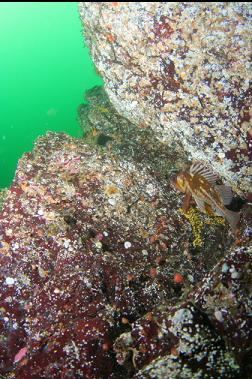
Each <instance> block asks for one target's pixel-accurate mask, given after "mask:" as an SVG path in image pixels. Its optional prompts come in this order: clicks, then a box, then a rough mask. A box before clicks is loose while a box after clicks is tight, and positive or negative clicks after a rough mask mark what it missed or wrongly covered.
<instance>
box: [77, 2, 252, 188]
mask: <svg viewBox="0 0 252 379" xmlns="http://www.w3.org/2000/svg"><path fill="white" fill-rule="evenodd" d="M80 14H81V19H82V21H83V24H84V29H85V38H86V40H87V42H88V44H89V47H90V50H91V53H92V56H93V59H94V62H95V64H96V67H97V69H98V71H99V72H100V74H101V75H102V77H103V79H104V81H105V88H106V91H107V93H108V95H109V98H110V100H111V101H112V103H113V104H114V106H115V108H116V109H117V111H118V112H119V113H120V114H121V115H123V116H124V117H126V118H128V119H129V120H130V121H131V122H132V123H134V124H135V125H136V126H138V127H146V126H150V127H151V128H152V129H153V131H154V132H155V138H156V137H157V138H159V139H160V140H162V141H166V142H169V143H170V144H173V143H174V141H178V142H179V143H181V144H182V145H183V147H184V149H185V151H186V153H187V155H188V158H189V159H197V160H198V159H200V160H204V161H206V162H208V163H211V164H212V166H213V168H214V170H215V171H216V172H218V173H219V174H220V176H221V177H222V178H223V179H224V181H225V182H226V183H228V184H230V185H231V186H232V187H233V189H234V190H235V191H236V192H238V193H239V194H241V193H249V192H251V174H252V170H251V158H252V128H251V110H250V106H251V94H252V91H251V84H250V83H251V65H250V58H251V57H250V56H251V30H252V22H251V21H252V17H251V15H252V6H251V3H245V2H240V3H237V2H236V3H235V2H210V3H209V2H197V3H196V2H179V3H176V2H166V3H165V2H149V3H148V2H93V3H90V2H84V3H80Z"/></svg>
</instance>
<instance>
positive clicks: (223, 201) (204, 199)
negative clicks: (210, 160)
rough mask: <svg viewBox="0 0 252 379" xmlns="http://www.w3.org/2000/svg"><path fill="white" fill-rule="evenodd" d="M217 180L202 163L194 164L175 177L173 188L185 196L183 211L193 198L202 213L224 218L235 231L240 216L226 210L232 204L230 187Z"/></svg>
mask: <svg viewBox="0 0 252 379" xmlns="http://www.w3.org/2000/svg"><path fill="white" fill-rule="evenodd" d="M219 179H220V178H219V177H218V176H217V175H216V174H214V173H213V171H212V170H211V168H210V167H208V166H206V165H205V164H204V163H203V162H194V163H193V164H192V165H191V167H190V168H189V170H188V171H183V172H181V173H179V174H178V175H177V177H176V179H175V186H176V188H177V189H178V190H180V191H181V192H183V193H185V194H186V197H185V199H184V205H183V208H184V210H185V211H187V210H188V208H189V204H190V200H191V198H192V197H193V199H194V200H195V202H196V204H197V206H198V208H199V209H200V210H201V211H202V212H204V213H206V214H208V215H210V216H213V215H217V216H222V217H224V218H225V219H226V220H227V221H228V222H229V224H230V226H231V228H232V230H233V231H235V230H236V227H237V224H238V222H239V218H240V214H239V213H237V212H233V211H231V210H229V209H227V208H226V206H227V205H229V204H230V203H231V202H232V199H233V193H232V190H231V187H228V186H226V185H223V184H217V183H218V181H219Z"/></svg>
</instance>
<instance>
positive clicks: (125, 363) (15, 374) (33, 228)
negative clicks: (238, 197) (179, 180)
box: [0, 133, 251, 379]
mask: <svg viewBox="0 0 252 379" xmlns="http://www.w3.org/2000/svg"><path fill="white" fill-rule="evenodd" d="M87 141H88V139H87ZM179 206H180V198H179V197H178V195H177V192H175V190H174V189H173V188H172V187H171V186H170V183H169V180H167V179H163V178H162V177H161V178H160V177H156V175H152V174H151V173H150V171H149V170H148V169H146V167H145V166H144V165H142V164H140V163H137V162H135V161H134V160H133V159H131V158H130V157H127V159H126V158H125V159H123V158H122V157H121V156H119V155H117V154H115V152H114V151H113V149H110V148H109V147H108V148H106V147H105V148H104V147H103V146H102V147H101V146H95V145H94V144H87V143H86V142H85V141H82V140H76V139H73V138H71V137H69V136H66V135H64V134H53V133H50V134H48V135H46V136H45V137H42V138H40V139H39V140H38V141H37V143H36V146H35V148H34V150H33V151H32V152H31V153H27V154H25V155H24V157H23V158H22V159H21V160H20V162H19V165H18V169H17V172H16V177H15V180H14V182H13V184H12V186H11V188H10V190H9V191H8V194H7V198H6V200H5V203H4V206H3V209H2V212H1V213H0V289H1V290H0V375H2V377H3V378H6V379H7V378H8V379H10V378H17V379H25V378H34V379H35V378H36V379H37V378H56V379H57V378H59V379H60V378H82V377H83V378H90V379H91V378H92V379H100V378H104V379H105V378H110V379H120V378H121V379H126V378H131V377H133V376H134V375H137V376H136V377H139V378H145V377H146V378H147V377H160V378H161V377H162V378H163V377H165V376H157V375H159V374H158V372H159V371H160V367H161V366H163V364H165V365H166V363H163V359H162V356H164V357H166V356H167V354H170V351H172V354H175V355H176V356H177V359H176V362H175V363H174V367H173V368H169V369H171V370H172V372H173V373H174V375H175V376H174V377H176V375H177V377H179V375H180V374H181V372H187V371H188V370H189V371H188V372H189V373H190V375H191V377H193V375H195V376H194V377H195V378H196V377H198V376H197V375H199V373H201V370H202V365H203V364H204V363H208V365H207V368H205V369H204V370H203V372H204V375H207V374H208V373H209V372H210V373H211V374H212V375H213V377H216V378H217V376H214V375H215V372H216V370H217V369H218V372H221V373H223V375H222V376H218V378H219V377H223V378H224V377H225V378H233V377H237V378H238V377H239V375H240V374H242V373H243V372H242V368H247V367H248V364H249V363H248V362H249V361H247V360H246V357H247V356H249V354H250V352H251V347H250V345H249V341H250V340H251V338H250V334H249V333H250V330H249V329H248V328H249V325H248V322H247V316H246V315H247V313H248V314H249V313H250V312H251V308H250V307H251V304H250V303H249V302H248V301H247V299H248V298H249V296H250V291H251V288H250V283H251V266H250V265H251V252H250V253H249V251H246V253H245V252H244V255H242V251H243V250H241V249H239V250H238V251H239V252H240V254H241V257H240V258H239V260H238V262H242V264H243V267H244V270H243V271H242V270H241V269H240V266H239V265H236V263H232V259H233V258H232V256H231V258H230V259H231V261H230V262H229V261H228V263H227V265H228V267H227V269H226V276H225V280H226V282H225V283H224V284H223V285H224V287H225V286H231V287H230V290H227V293H226V292H225V293H224V294H226V296H227V297H228V296H229V292H230V291H231V292H232V293H233V292H234V295H233V296H231V295H230V302H229V301H227V304H226V305H225V307H226V308H225V309H226V310H227V312H229V310H230V309H231V310H232V312H233V313H232V314H231V315H228V317H227V320H228V324H227V325H224V328H223V330H224V331H223V333H221V332H220V329H221V328H220V326H218V325H215V323H214V320H212V318H213V319H214V316H213V313H214V312H215V311H216V310H218V311H219V312H222V309H220V308H219V302H218V301H219V300H220V299H219V297H218V293H217V294H216V292H214V289H213V288H212V282H211V281H209V279H206V281H205V285H204V286H203V287H202V286H201V284H200V283H201V280H202V279H203V278H204V277H205V275H207V274H208V273H209V271H210V270H211V269H212V268H213V267H214V266H215V265H216V264H217V263H218V261H219V260H220V259H221V256H223V254H225V251H226V249H227V247H228V246H229V245H230V243H231V240H230V235H229V234H227V233H226V232H225V229H224V227H223V226H220V225H219V226H214V225H210V226H208V227H207V228H206V230H205V231H204V233H203V239H204V238H205V240H204V244H203V246H202V248H198V249H195V248H194V247H193V246H192V236H191V228H190V224H188V223H187V222H186V220H185V219H184V217H183V216H182V215H181V214H180V213H179V212H178V208H179ZM220 231H221V233H220ZM244 251H245V250H244ZM235 256H236V255H235ZM216 267H219V266H218V265H217V266H216ZM213 270H214V271H213V272H216V279H215V280H216V282H215V285H214V288H215V286H216V285H217V284H218V283H219V282H220V281H221V280H222V276H220V277H219V276H218V272H219V271H216V269H215V268H213ZM218 270H219V269H218ZM178 273H179V274H180V275H181V276H182V280H180V281H179V282H178V281H177V280H175V277H176V276H175V274H178ZM212 275H213V274H212ZM230 275H231V279H230ZM211 277H212V276H211ZM232 280H233V281H236V283H240V282H242V283H243V286H242V285H241V286H239V287H237V286H236V287H235V285H233V281H232ZM216 283H217V284H216ZM198 286H199V288H201V289H199V290H197V287H198ZM233 287H234V289H233ZM220 288H221V291H224V290H223V289H222V287H220ZM236 288H238V290H239V301H242V307H243V308H242V307H237V306H236V299H238V297H236V293H235V289H236ZM220 293H221V292H220ZM188 294H190V297H189V298H188V300H187V296H189V295H188ZM228 298H229V297H228ZM183 299H184V300H183ZM211 299H213V300H212V303H211ZM179 301H180V302H181V301H182V305H180V304H179V303H178V302H179ZM237 301H238V300H237ZM194 302H197V304H195V305H194ZM211 304H214V305H213V306H212V305H211ZM213 308H214V310H213ZM215 308H216V310H215ZM245 311H246V312H247V313H246V312H245ZM156 312H164V318H163V320H164V324H165V323H166V322H167V326H165V325H164V328H166V327H167V328H168V329H169V331H168V334H167V333H166V332H165V331H164V330H165V329H164V330H163V329H162V328H161V329H162V330H159V329H158V328H159V326H158V327H157V325H156V326H155V323H154V325H153V327H154V329H153V331H152V329H150V330H151V331H150V334H151V335H153V338H154V337H155V333H158V337H155V338H156V340H155V338H154V340H155V341H156V342H157V344H156V345H155V343H154V342H155V341H154V340H153V341H152V342H153V343H152V342H151V343H149V342H148V341H149V340H148V338H149V337H148V336H149V334H148V333H149V332H148V330H149V329H148V327H147V332H146V333H147V334H145V332H143V340H141V338H142V337H141V336H139V339H138V340H137V341H138V342H136V343H135V345H134V346H133V348H131V346H128V347H129V349H128V347H126V348H124V347H123V348H122V349H123V351H124V353H121V350H122V349H121V350H120V343H119V345H118V339H120V337H121V338H122V339H123V338H124V336H125V333H126V334H127V333H128V335H129V334H130V338H136V336H137V335H138V334H139V333H140V334H141V333H142V328H141V322H142V321H141V320H142V319H144V318H146V319H147V320H152V317H153V320H155V314H156ZM151 314H153V316H152V315H151ZM162 314H163V313H162ZM216 314H217V317H218V319H219V320H220V322H222V318H221V317H223V318H224V317H226V316H225V312H223V314H222V313H221V314H220V313H216ZM178 315H180V316H181V317H178ZM182 315H184V316H186V317H187V316H188V320H187V319H185V318H184V316H183V317H182ZM232 317H233V318H232ZM215 318H216V316H215ZM238 318H239V319H238ZM165 320H166V321H165ZM169 320H171V322H173V321H174V320H177V321H176V322H178V323H182V324H183V325H184V323H185V335H184V336H182V337H181V333H180V331H179V328H180V327H176V325H177V324H176V323H174V322H175V321H174V322H173V324H171V325H170V321H169ZM172 320H173V321H172ZM232 320H234V323H235V325H236V327H237V330H238V331H239V335H240V336H242V333H244V334H245V335H246V338H241V339H240V340H239V339H236V338H235V335H233V334H232V325H231V323H232ZM162 322H163V321H162ZM187 324H188V325H187ZM172 325H173V326H172ZM183 327H184V326H183ZM186 328H187V329H188V330H187V329H186ZM190 328H191V329H190ZM225 328H226V329H225ZM186 330H187V332H186ZM191 331H192V332H191ZM153 333H154V334H153ZM188 333H189V334H188ZM131 334H132V336H131ZM141 335H142V334H141ZM144 338H147V339H146V343H145V342H144V341H145V340H144ZM151 338H152V337H151ZM157 338H158V339H157ZM159 340H160V344H159V342H158V341H159ZM141 341H142V342H141ZM142 343H143V345H144V347H143V346H140V345H141V344H142ZM234 343H236V344H237V345H236V347H235V349H234V348H233V346H234ZM238 343H240V345H239V344H238ZM118 346H119V347H118ZM183 346H184V347H183ZM185 346H186V352H185V351H184V350H183V349H184V348H185ZM194 346H195V349H194ZM127 349H128V350H127ZM139 349H140V352H141V354H142V353H143V355H141V354H140V355H139V353H138V350H139ZM125 350H126V351H125ZM134 352H135V354H134ZM125 355H126V359H124V358H123V357H124V356H125ZM156 359H157V361H156ZM154 360H155V361H154ZM146 365H147V366H146ZM149 365H151V366H149ZM145 366H146V367H145ZM169 367H170V366H169ZM153 370H154V371H153ZM152 373H154V374H153V375H154V376H153V375H152ZM148 375H149V376H148ZM150 375H152V376H150ZM234 375H235V376H234ZM243 377H245V376H243Z"/></svg>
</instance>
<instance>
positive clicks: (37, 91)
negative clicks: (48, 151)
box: [0, 2, 102, 188]
mask: <svg viewBox="0 0 252 379" xmlns="http://www.w3.org/2000/svg"><path fill="white" fill-rule="evenodd" d="M59 15H60V17H59ZM0 56H1V60H0V83H1V94H0V115H1V120H0V173H1V174H0V188H3V187H7V186H9V185H10V184H11V181H12V179H13V177H14V173H15V169H16V166H17V161H18V159H19V158H20V157H21V156H22V154H23V153H24V152H26V151H30V150H31V149H32V146H33V142H34V141H35V139H36V138H37V137H38V136H39V135H43V134H45V133H46V132H47V131H55V132H66V133H68V134H70V135H72V136H75V137H79V136H81V135H82V134H83V132H82V131H81V129H80V127H79V124H78V121H77V109H78V106H79V105H80V103H83V93H84V92H85V91H86V90H87V89H89V88H92V87H93V86H95V85H100V84H102V79H101V78H100V77H99V76H98V75H97V74H96V72H95V69H94V66H93V63H92V61H91V58H90V56H89V52H88V49H87V47H86V46H85V45H84V44H83V35H82V27H81V21H80V17H79V13H78V3H77V2H65V3H63V2H61V3H58V2H57V3H56V2H52V3H49V2H46V3H39V2H38V3H28V2H27V3H26V2H21V3H8V2H3V3H1V5H0Z"/></svg>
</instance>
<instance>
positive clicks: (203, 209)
mask: <svg viewBox="0 0 252 379" xmlns="http://www.w3.org/2000/svg"><path fill="white" fill-rule="evenodd" d="M194 200H195V202H196V204H197V207H198V208H199V210H200V211H201V212H204V213H205V212H206V207H205V202H204V200H201V199H199V198H198V197H197V196H194Z"/></svg>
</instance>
